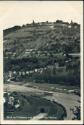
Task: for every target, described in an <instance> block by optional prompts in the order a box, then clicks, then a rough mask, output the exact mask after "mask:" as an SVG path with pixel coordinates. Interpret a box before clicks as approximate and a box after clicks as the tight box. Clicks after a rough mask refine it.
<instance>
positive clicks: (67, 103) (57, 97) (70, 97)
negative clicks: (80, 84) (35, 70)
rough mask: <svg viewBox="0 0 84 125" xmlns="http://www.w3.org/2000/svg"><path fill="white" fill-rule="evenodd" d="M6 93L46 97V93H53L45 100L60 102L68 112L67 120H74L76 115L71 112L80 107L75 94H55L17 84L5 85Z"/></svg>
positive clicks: (78, 98)
mask: <svg viewBox="0 0 84 125" xmlns="http://www.w3.org/2000/svg"><path fill="white" fill-rule="evenodd" d="M4 90H5V91H11V92H12V91H17V92H27V93H29V94H30V93H31V94H34V95H35V94H36V95H44V93H45V92H48V93H52V95H47V96H44V98H46V99H48V100H51V101H55V102H58V103H59V104H61V105H63V106H64V107H65V109H66V111H67V117H66V118H65V119H67V120H72V118H73V116H74V114H73V112H72V111H71V108H74V107H75V106H80V102H79V101H80V97H79V96H77V95H74V94H67V93H60V92H53V91H44V90H41V89H39V88H33V87H26V86H24V85H17V84H5V85H4Z"/></svg>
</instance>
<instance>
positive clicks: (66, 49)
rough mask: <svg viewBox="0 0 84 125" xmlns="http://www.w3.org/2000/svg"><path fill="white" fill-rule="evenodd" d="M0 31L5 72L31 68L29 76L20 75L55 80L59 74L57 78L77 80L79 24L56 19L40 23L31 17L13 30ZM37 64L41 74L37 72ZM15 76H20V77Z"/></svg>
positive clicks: (39, 79)
mask: <svg viewBox="0 0 84 125" xmlns="http://www.w3.org/2000/svg"><path fill="white" fill-rule="evenodd" d="M13 28H14V27H13ZM3 34H4V71H5V72H8V71H12V72H13V71H16V72H17V73H19V72H23V71H25V72H29V71H32V72H33V74H32V75H30V77H27V76H26V75H25V78H23V79H27V80H28V79H29V80H30V81H31V79H32V80H35V81H37V82H38V81H40V82H51V81H54V83H56V82H59V81H60V80H59V79H60V78H61V82H62V81H63V82H65V81H66V82H70V83H72V84H73V83H74V82H76V83H77V84H79V83H80V76H79V73H80V68H79V67H80V58H79V56H80V25H79V24H77V23H73V22H71V23H68V22H63V21H60V20H57V21H56V22H48V21H47V22H41V23H35V22H34V21H33V23H32V24H26V25H23V26H22V27H20V28H19V29H18V28H17V29H16V30H14V31H13V30H11V31H10V29H9V31H8V29H7V30H4V33H3ZM57 67H58V69H56V68H57ZM40 68H41V69H42V73H43V74H42V73H41V75H40V74H39V73H38V70H39V69H40ZM44 68H45V69H46V70H47V71H45V70H44ZM60 68H61V69H60ZM35 69H37V72H36V73H35V72H34V71H35ZM41 69H40V71H41ZM59 70H60V71H61V73H60V71H59ZM50 72H51V73H50ZM45 74H46V75H45ZM56 74H57V75H56ZM73 74H75V75H74V78H73ZM44 76H45V77H44ZM68 77H70V78H68ZM14 78H15V77H14ZM16 79H19V80H22V77H21V76H19V78H16ZM37 79H38V80H37ZM49 79H50V80H49Z"/></svg>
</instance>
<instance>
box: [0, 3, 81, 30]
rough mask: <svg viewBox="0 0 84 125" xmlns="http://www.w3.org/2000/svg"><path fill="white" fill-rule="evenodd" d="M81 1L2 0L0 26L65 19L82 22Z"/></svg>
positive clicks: (2, 27) (3, 27) (7, 26)
mask: <svg viewBox="0 0 84 125" xmlns="http://www.w3.org/2000/svg"><path fill="white" fill-rule="evenodd" d="M82 4H83V3H82V2H81V1H52V2H51V1H7V2H6V1H4V2H3V1H1V2H0V28H1V29H5V28H9V27H12V26H14V25H23V24H27V23H31V22H32V21H33V20H35V21H36V22H41V21H47V20H48V21H52V22H54V21H56V20H57V19H62V20H63V21H66V22H67V21H68V22H70V21H71V20H73V21H74V22H78V23H81V20H82V15H83V11H82V10H83V8H82V7H83V5H82Z"/></svg>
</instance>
